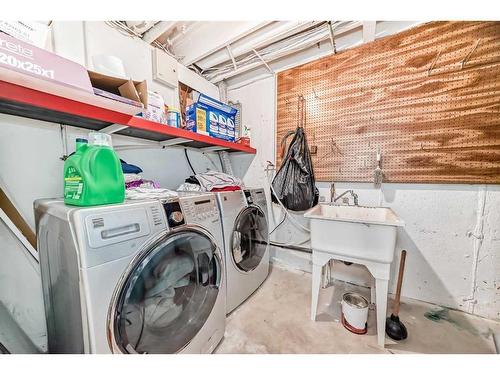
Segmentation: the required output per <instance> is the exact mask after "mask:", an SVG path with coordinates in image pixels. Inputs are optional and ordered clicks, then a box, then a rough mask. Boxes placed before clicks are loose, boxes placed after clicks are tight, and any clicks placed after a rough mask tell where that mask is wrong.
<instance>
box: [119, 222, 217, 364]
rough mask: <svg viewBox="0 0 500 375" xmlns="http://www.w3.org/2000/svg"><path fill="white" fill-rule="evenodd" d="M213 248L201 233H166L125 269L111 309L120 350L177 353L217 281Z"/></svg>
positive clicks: (204, 312)
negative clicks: (126, 271) (113, 306)
mask: <svg viewBox="0 0 500 375" xmlns="http://www.w3.org/2000/svg"><path fill="white" fill-rule="evenodd" d="M216 249H217V246H216V245H215V244H214V242H213V241H212V240H211V239H210V238H209V237H208V236H207V235H205V234H204V233H202V232H201V231H197V230H194V229H186V230H183V231H181V232H175V233H172V232H170V233H166V234H165V235H163V236H162V237H161V238H159V239H158V240H156V241H155V242H154V243H153V244H152V245H151V246H149V247H148V249H147V250H146V251H144V252H143V254H142V255H141V256H139V257H138V258H136V260H135V261H134V263H133V264H132V265H131V267H129V270H130V271H129V272H128V273H127V277H126V279H125V281H124V282H123V284H122V288H121V289H120V291H119V293H118V294H117V297H116V301H115V303H116V305H115V308H114V309H113V310H112V313H111V314H112V316H110V320H111V321H112V324H113V326H112V334H113V336H114V337H113V340H114V342H115V344H116V345H117V346H118V347H119V348H120V350H121V351H122V352H124V353H157V354H169V353H177V352H178V351H180V350H181V349H182V348H184V347H185V346H186V345H187V344H188V343H189V342H190V341H191V340H192V339H193V337H195V336H196V334H197V333H198V332H199V330H200V329H201V327H202V326H203V325H204V324H205V321H206V320H207V318H208V317H209V315H210V313H211V311H212V308H213V307H214V305H215V302H216V300H217V296H218V293H219V285H220V282H221V269H222V268H221V264H220V262H219V259H218V258H217V257H216V256H215V252H216Z"/></svg>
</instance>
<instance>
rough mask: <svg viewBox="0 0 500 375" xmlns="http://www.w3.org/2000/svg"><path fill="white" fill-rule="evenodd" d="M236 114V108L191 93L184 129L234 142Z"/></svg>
mask: <svg viewBox="0 0 500 375" xmlns="http://www.w3.org/2000/svg"><path fill="white" fill-rule="evenodd" d="M237 112H238V110H237V109H236V108H233V107H231V106H229V105H227V104H224V103H222V102H219V101H218V100H215V99H212V98H210V97H209V96H206V95H203V94H200V93H197V92H193V104H191V105H189V106H188V107H187V108H186V129H187V130H191V131H194V132H197V133H200V134H206V135H210V136H212V137H215V138H219V139H223V140H225V141H230V142H234V140H235V138H234V124H235V119H236V113H237Z"/></svg>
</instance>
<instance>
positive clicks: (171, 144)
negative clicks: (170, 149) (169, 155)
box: [160, 138, 193, 147]
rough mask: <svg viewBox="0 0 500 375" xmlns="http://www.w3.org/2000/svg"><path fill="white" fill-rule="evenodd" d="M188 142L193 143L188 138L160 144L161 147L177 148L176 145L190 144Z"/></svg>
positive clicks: (170, 140)
mask: <svg viewBox="0 0 500 375" xmlns="http://www.w3.org/2000/svg"><path fill="white" fill-rule="evenodd" d="M188 142H193V140H192V139H186V138H173V139H169V140H167V141H162V142H160V146H163V147H166V146H175V145H181V144H183V143H188Z"/></svg>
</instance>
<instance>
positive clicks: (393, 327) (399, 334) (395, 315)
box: [385, 250, 408, 341]
mask: <svg viewBox="0 0 500 375" xmlns="http://www.w3.org/2000/svg"><path fill="white" fill-rule="evenodd" d="M405 260H406V250H403V251H401V261H400V263H399V275H398V285H397V288H396V299H395V301H394V308H393V310H392V314H391V316H390V317H389V318H387V319H386V321H385V332H386V333H387V335H388V336H389V337H390V338H391V339H393V340H396V341H399V340H404V339H406V338H407V337H408V331H407V330H406V327H405V325H404V324H403V323H402V322H401V321H400V320H399V305H400V301H401V285H402V284H403V273H404V270H405Z"/></svg>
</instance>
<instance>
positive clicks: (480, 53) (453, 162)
mask: <svg viewBox="0 0 500 375" xmlns="http://www.w3.org/2000/svg"><path fill="white" fill-rule="evenodd" d="M299 95H303V96H304V98H305V100H306V102H305V111H306V114H305V124H304V128H305V131H306V134H307V140H308V143H309V147H311V146H317V153H316V154H315V155H312V159H313V165H314V173H315V177H316V180H318V181H332V180H333V181H353V182H354V181H359V182H369V181H373V171H374V169H375V167H376V153H377V148H380V151H381V154H382V163H381V167H382V171H383V174H384V181H385V182H408V183H409V182H417V183H418V182H421V183H493V184H498V183H500V22H431V23H427V24H423V25H421V26H418V27H415V28H412V29H409V30H407V31H404V32H401V33H398V34H396V35H392V36H388V37H385V38H382V39H379V40H376V41H374V42H371V43H367V44H364V45H362V46H360V47H356V48H352V49H349V50H346V51H342V52H340V53H337V54H335V55H330V56H328V57H325V58H322V59H319V60H316V61H313V62H310V63H307V64H304V65H301V66H298V67H295V68H292V69H289V70H286V71H283V72H280V73H279V74H278V79H277V144H280V142H281V139H282V137H283V136H284V135H285V134H286V133H287V132H288V131H290V130H294V129H295V128H296V126H297V101H298V96H299ZM276 162H277V165H280V164H281V160H280V157H279V155H278V160H276Z"/></svg>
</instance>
